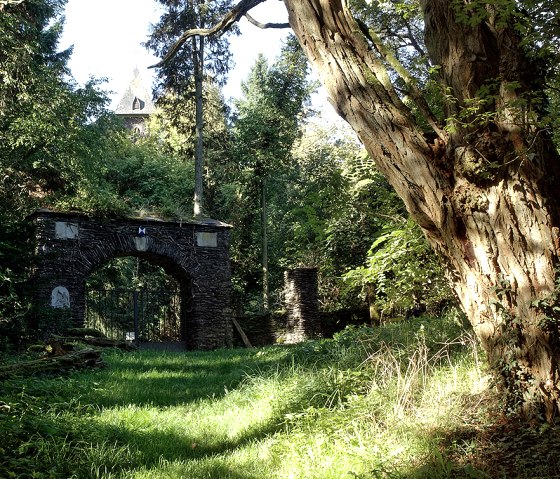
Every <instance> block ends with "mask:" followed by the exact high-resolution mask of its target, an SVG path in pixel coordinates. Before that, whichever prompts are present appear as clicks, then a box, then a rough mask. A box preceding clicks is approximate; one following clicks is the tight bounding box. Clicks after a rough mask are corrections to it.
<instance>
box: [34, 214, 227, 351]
mask: <svg viewBox="0 0 560 479" xmlns="http://www.w3.org/2000/svg"><path fill="white" fill-rule="evenodd" d="M31 218H32V220H33V222H34V224H35V227H36V237H37V258H38V262H37V271H36V281H37V282H36V288H35V290H36V301H37V304H38V305H40V306H42V307H47V308H60V309H65V310H67V311H68V313H69V314H70V317H71V319H72V322H73V323H74V324H75V325H77V326H82V325H83V324H84V314H85V281H86V279H87V277H88V276H89V275H90V273H91V272H92V271H93V270H95V269H97V268H98V267H99V266H101V265H103V264H104V263H106V262H108V261H110V260H111V259H113V258H116V257H119V256H137V257H140V258H143V259H146V260H148V261H150V262H151V263H154V264H157V265H159V266H161V267H162V268H163V269H164V270H165V271H166V272H167V273H168V274H169V275H171V276H172V277H173V278H175V280H176V281H177V282H178V283H179V285H180V288H181V290H182V291H183V294H182V298H186V296H187V294H186V291H187V289H188V292H189V294H188V295H189V296H190V305H189V310H190V313H189V315H188V319H186V324H185V325H184V327H185V330H186V344H187V347H188V348H189V349H216V348H222V347H227V346H229V345H231V339H232V326H231V325H232V321H231V319H232V311H231V307H230V298H231V278H230V259H229V229H230V226H229V225H226V224H224V223H220V222H219V221H215V220H201V221H189V222H169V221H159V220H156V219H138V220H137V219H118V220H117V219H99V218H95V217H92V216H86V215H81V214H74V213H56V212H52V211H48V210H40V211H37V212H35V213H34V214H33V215H32V216H31ZM182 301H183V300H182ZM181 309H183V310H185V309H186V306H185V305H183V306H182V308H181Z"/></svg>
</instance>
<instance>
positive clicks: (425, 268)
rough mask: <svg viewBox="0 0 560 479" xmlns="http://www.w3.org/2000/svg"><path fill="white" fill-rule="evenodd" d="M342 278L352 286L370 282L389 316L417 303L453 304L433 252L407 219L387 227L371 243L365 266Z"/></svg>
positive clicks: (436, 308)
mask: <svg viewBox="0 0 560 479" xmlns="http://www.w3.org/2000/svg"><path fill="white" fill-rule="evenodd" d="M345 280H346V281H347V282H348V284H349V285H351V286H354V287H356V286H362V287H363V286H366V285H368V284H372V285H373V286H374V288H375V292H376V295H375V301H376V303H377V305H378V307H379V309H381V310H382V311H383V312H384V313H386V314H389V315H392V314H394V311H395V310H396V311H399V310H400V311H403V310H409V309H412V308H414V307H417V306H419V305H424V306H425V307H426V308H427V309H429V310H431V311H439V310H441V308H442V307H443V306H447V305H449V304H452V303H453V301H452V298H453V295H452V292H451V289H450V287H449V285H448V284H447V281H446V279H445V277H444V272H443V271H442V269H441V266H440V265H439V262H438V261H437V258H436V256H435V254H434V253H433V252H432V251H431V249H430V247H429V245H428V242H427V241H426V239H425V238H424V235H423V234H422V231H421V230H420V228H419V227H418V226H417V225H416V224H414V223H413V222H412V221H410V220H408V221H403V222H402V223H401V224H400V225H399V224H394V223H393V224H391V225H389V226H387V227H386V229H385V231H383V232H381V234H380V235H379V236H378V237H377V239H376V240H375V241H374V242H373V244H372V246H371V249H370V252H369V254H368V259H367V265H366V266H363V267H360V268H356V269H354V270H352V271H349V272H348V273H347V274H346V275H345Z"/></svg>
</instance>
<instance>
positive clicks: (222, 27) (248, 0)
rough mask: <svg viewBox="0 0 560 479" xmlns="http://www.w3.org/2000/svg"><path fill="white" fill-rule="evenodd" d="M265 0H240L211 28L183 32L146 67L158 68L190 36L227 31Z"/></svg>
mask: <svg viewBox="0 0 560 479" xmlns="http://www.w3.org/2000/svg"><path fill="white" fill-rule="evenodd" d="M265 1H266V0H241V1H240V2H239V3H238V4H237V5H235V7H233V8H232V9H231V10H230V11H229V12H227V13H226V14H225V15H224V16H223V17H222V18H221V20H220V21H219V22H218V23H216V25H214V26H213V27H211V28H194V29H191V30H187V31H186V32H184V33H183V34H182V35H181V36H180V37H179V39H178V40H177V41H176V42H175V43H174V44H173V45H171V48H170V49H169V51H168V52H167V53H166V54H165V56H164V57H163V58H162V59H161V61H160V62H159V63H156V64H155V65H152V66H150V67H148V68H159V67H162V66H163V65H165V64H166V63H167V62H169V60H171V59H172V58H173V57H174V56H175V54H176V53H177V52H178V51H179V49H180V48H181V47H182V46H183V44H184V43H185V42H186V41H187V40H188V39H189V38H191V37H194V36H200V37H208V36H210V35H214V34H220V35H221V34H223V33H225V32H227V31H228V30H229V29H230V28H231V27H232V26H233V25H234V24H235V23H237V22H238V21H239V19H240V18H241V17H242V16H243V15H245V14H246V13H247V12H248V11H249V10H251V9H252V8H254V7H256V6H257V5H259V4H261V3H263V2H265Z"/></svg>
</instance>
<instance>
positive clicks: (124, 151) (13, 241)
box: [0, 0, 454, 349]
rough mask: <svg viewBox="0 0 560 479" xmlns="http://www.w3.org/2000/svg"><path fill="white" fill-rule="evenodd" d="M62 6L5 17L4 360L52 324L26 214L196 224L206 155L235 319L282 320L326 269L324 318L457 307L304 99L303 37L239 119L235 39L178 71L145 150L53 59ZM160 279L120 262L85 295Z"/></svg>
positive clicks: (385, 202)
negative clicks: (298, 280) (304, 281)
mask: <svg viewBox="0 0 560 479" xmlns="http://www.w3.org/2000/svg"><path fill="white" fill-rule="evenodd" d="M163 3H165V2H163ZM64 4H65V2H64V1H63V0H29V1H25V2H23V3H19V4H12V5H6V6H3V10H2V12H1V15H0V35H1V37H2V39H3V41H2V51H1V52H0V80H1V81H0V163H1V170H0V171H1V175H0V200H1V202H2V208H1V210H0V220H1V223H2V234H1V236H0V337H1V338H2V339H1V340H0V341H2V344H1V347H2V348H3V349H11V348H17V347H18V345H20V344H21V343H22V342H25V340H26V339H29V338H30V336H32V335H34V334H36V332H37V331H36V327H37V325H39V326H40V325H41V314H42V313H41V311H39V310H38V309H37V308H33V305H32V304H31V302H30V299H29V289H30V286H31V284H30V278H31V277H32V276H31V273H32V270H33V232H32V228H31V225H30V224H29V221H27V219H26V218H27V216H28V215H29V214H30V213H32V212H33V211H34V210H35V209H37V208H40V207H43V208H51V209H56V210H59V211H81V212H85V213H88V214H93V215H97V216H105V217H124V216H126V217H145V216H156V217H160V218H166V219H176V220H179V219H180V220H188V219H189V218H191V217H192V209H193V205H192V202H193V192H194V189H195V173H194V171H195V168H194V164H195V156H196V155H195V154H196V150H197V145H198V142H199V141H203V144H204V192H205V193H204V197H205V201H204V215H205V216H208V217H212V218H216V219H220V220H221V221H224V222H226V223H229V224H232V225H233V227H234V228H233V230H232V247H231V254H232V273H233V281H234V290H235V303H236V308H237V310H238V312H240V313H251V312H262V311H267V310H274V309H278V308H281V307H282V281H283V280H282V273H283V271H284V270H285V269H286V268H290V267H296V266H313V267H317V268H318V269H319V272H320V302H321V308H322V309H324V310H337V309H341V308H365V307H370V311H371V314H372V320H374V321H378V320H379V317H380V316H382V315H385V316H387V315H395V314H397V315H398V314H403V312H405V311H407V310H410V309H411V308H414V307H417V306H419V305H421V307H422V308H427V309H428V310H430V311H432V312H439V311H440V310H441V309H442V308H445V307H448V306H450V305H452V304H453V302H454V301H453V299H452V294H451V292H450V290H449V288H448V287H447V285H446V282H445V279H444V276H443V273H442V270H441V268H440V267H439V265H438V263H437V261H436V258H435V256H434V255H433V253H432V252H431V251H430V249H429V247H428V245H427V243H426V241H425V239H424V237H423V235H422V233H421V232H420V230H419V229H418V228H417V226H415V225H414V224H413V223H412V222H411V221H410V220H409V219H408V218H407V214H406V212H405V209H404V207H403V204H402V202H401V201H400V200H399V199H398V197H397V196H396V194H395V193H394V191H393V190H392V188H391V187H390V186H389V184H388V183H387V182H386V180H385V179H384V178H383V177H382V176H381V174H380V173H379V172H378V171H377V169H376V165H375V161H374V160H372V159H371V158H370V157H369V156H368V155H367V154H366V153H365V150H364V149H363V148H362V146H361V145H360V143H359V142H358V141H357V140H356V138H355V136H354V135H353V134H352V133H351V132H350V130H349V129H347V128H345V127H343V126H341V125H340V124H336V125H333V124H329V123H328V122H326V121H324V120H323V119H322V118H321V117H320V115H319V114H318V113H317V112H314V111H313V109H312V106H311V104H310V95H311V93H312V92H313V91H314V89H315V88H316V87H317V85H315V84H314V83H313V82H312V81H311V80H310V79H309V75H308V74H309V68H308V66H307V62H306V60H305V57H304V55H303V53H302V52H301V50H300V48H299V46H298V44H297V42H296V41H295V39H294V38H289V39H288V40H287V41H286V43H285V45H284V47H283V49H282V52H281V54H280V55H279V56H278V58H276V59H274V60H273V61H272V62H271V63H269V61H268V60H267V59H266V58H265V57H259V58H258V60H257V61H256V63H255V65H254V66H253V68H252V70H251V72H250V74H249V76H248V78H247V79H246V80H245V82H244V83H243V85H242V92H243V95H242V98H241V99H240V100H238V101H237V102H236V103H235V104H234V105H233V107H229V106H228V105H226V103H225V102H224V99H223V97H222V95H221V92H220V86H221V85H222V84H223V80H224V78H226V77H227V71H228V52H227V47H228V45H227V41H222V42H221V43H219V42H218V43H216V44H211V43H210V42H208V44H207V45H206V46H205V47H206V52H207V54H206V56H203V55H201V54H200V49H201V48H202V47H197V48H198V50H196V48H195V51H194V53H195V54H197V53H198V56H197V55H194V56H192V55H191V56H188V55H185V57H184V58H182V57H178V58H176V59H175V60H174V61H175V62H176V64H175V65H174V66H173V68H174V69H175V70H176V71H181V72H183V73H184V74H183V75H175V76H172V75H171V74H170V71H167V69H160V70H159V71H158V73H159V80H158V82H157V85H156V87H155V95H156V102H157V104H158V106H159V109H158V113H157V114H156V115H153V116H152V117H151V118H150V120H149V134H148V135H147V136H145V137H141V138H137V137H135V136H133V135H132V134H131V133H130V132H129V131H127V130H126V129H125V128H124V126H123V125H122V123H121V122H120V121H119V119H118V118H116V117H115V115H114V114H113V113H112V112H111V111H110V110H109V109H108V104H109V100H108V98H107V96H106V95H105V94H104V93H103V92H102V90H101V89H100V88H99V87H100V85H101V80H95V79H92V80H91V81H89V82H88V83H87V84H85V85H78V84H76V82H75V81H74V80H73V79H72V76H71V72H70V71H69V69H68V66H67V63H68V60H69V58H70V55H71V51H70V50H67V51H60V50H59V48H58V40H59V38H60V35H61V32H62V30H63V28H64V24H63V20H62V17H61V15H62V13H63V8H64ZM227 6H228V5H227V4H224V5H220V8H219V9H218V10H217V11H216V12H214V13H213V15H219V14H220V12H222V11H223V10H224V8H226V7H227ZM169 8H170V9H172V6H170V7H169ZM363 8H366V7H365V6H364V7H363ZM187 13H188V12H187ZM190 13H192V15H191V16H189V15H186V16H185V18H184V22H186V23H184V24H181V25H177V28H176V32H175V33H174V34H175V35H178V34H179V32H180V31H181V29H182V28H184V27H186V26H188V25H189V23H188V22H197V21H199V20H200V15H201V13H200V12H190ZM206 13H207V12H206ZM197 15H198V16H197ZM168 20H169V19H168ZM165 22H166V17H165V15H164V16H163V17H162V21H161V23H160V25H156V26H155V27H154V31H153V34H152V37H151V39H150V40H149V41H148V43H147V47H148V48H151V49H152V50H154V52H158V51H163V50H165V48H167V47H168V45H169V44H170V42H172V41H173V40H174V38H173V35H172V36H171V37H169V36H166V35H163V34H162V33H161V32H168V30H165V26H166V23H165ZM158 29H159V30H158ZM232 33H233V34H235V31H233V32H232ZM191 53H192V52H191ZM196 61H201V62H204V66H205V68H204V70H202V71H204V75H203V81H202V87H201V88H202V89H201V91H202V95H203V99H204V101H203V104H204V108H203V119H204V129H203V130H201V129H200V128H199V124H197V114H196V112H197V104H196V100H197V98H196V94H195V93H196V85H195V81H194V80H193V75H191V74H189V72H192V71H193V69H194V68H195V67H196V65H194V63H196ZM193 62H194V63H193ZM199 66H200V65H199ZM163 276H164V275H163V273H162V272H161V271H157V270H156V268H154V267H152V266H151V265H149V264H147V263H146V264H140V263H139V262H138V260H137V259H132V258H125V259H119V260H115V261H114V262H112V263H111V264H109V265H106V267H105V268H104V269H103V271H100V272H98V273H97V274H96V275H95V277H93V278H91V279H90V282H91V284H92V285H97V286H103V287H117V286H119V287H134V286H135V285H138V284H145V283H153V284H163V285H165V281H166V278H164V277H163ZM30 325H33V327H32V328H31V327H30ZM39 329H40V328H39ZM39 332H40V331H39Z"/></svg>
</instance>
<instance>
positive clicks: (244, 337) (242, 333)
mask: <svg viewBox="0 0 560 479" xmlns="http://www.w3.org/2000/svg"><path fill="white" fill-rule="evenodd" d="M231 320H232V322H233V325H234V326H235V329H236V330H237V332H238V333H239V336H241V339H242V340H243V344H245V347H247V348H252V347H253V345H252V344H251V341H249V338H248V337H247V335H246V334H245V331H243V328H242V327H241V325H240V324H239V323H238V322H237V320H236V319H235V318H231Z"/></svg>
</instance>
